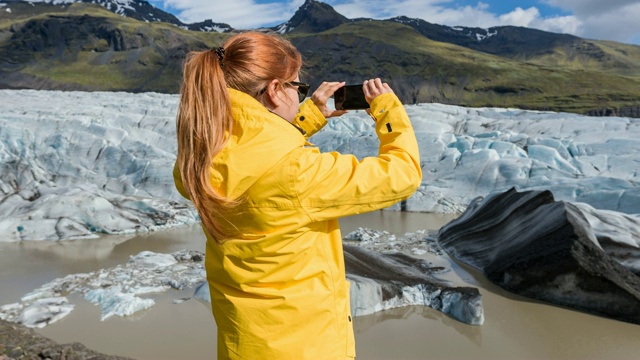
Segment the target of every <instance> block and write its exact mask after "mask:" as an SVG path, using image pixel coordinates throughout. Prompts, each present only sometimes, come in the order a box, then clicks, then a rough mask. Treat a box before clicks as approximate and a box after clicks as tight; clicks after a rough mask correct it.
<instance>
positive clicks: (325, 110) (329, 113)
mask: <svg viewBox="0 0 640 360" xmlns="http://www.w3.org/2000/svg"><path fill="white" fill-rule="evenodd" d="M344 84H345V83H344V82H323V83H322V84H320V86H319V87H318V89H316V91H314V92H313V94H312V95H311V101H313V103H314V104H316V106H317V107H318V109H319V110H320V112H321V113H322V115H324V117H325V118H330V117H334V116H340V115H343V114H346V113H347V111H346V110H332V109H329V107H328V106H327V101H329V98H330V97H332V96H333V93H335V92H336V90H338V89H339V88H341V87H343V86H344Z"/></svg>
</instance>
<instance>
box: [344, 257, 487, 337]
mask: <svg viewBox="0 0 640 360" xmlns="http://www.w3.org/2000/svg"><path fill="white" fill-rule="evenodd" d="M344 257H345V267H346V271H347V278H348V279H349V281H350V282H351V288H352V290H354V289H355V288H356V287H359V288H361V289H360V290H359V291H352V292H351V294H352V299H351V302H352V304H355V306H354V305H352V309H351V310H352V312H353V314H354V315H355V316H358V315H360V314H358V313H357V311H358V310H357V308H358V304H361V305H362V307H363V308H369V309H371V308H373V307H374V304H375V305H378V306H382V304H383V303H384V302H388V301H391V302H395V301H398V300H396V299H401V298H402V297H403V295H404V294H403V293H404V292H406V291H412V292H413V293H412V295H411V296H414V297H419V298H421V299H423V300H424V301H423V304H424V305H426V306H428V307H431V308H433V309H435V310H438V311H441V312H443V313H445V314H449V315H451V316H452V317H453V318H455V319H457V320H459V321H461V322H464V323H467V324H474V325H480V324H482V323H483V322H484V312H483V309H482V295H480V292H479V291H478V289H477V288H473V287H453V286H451V285H450V284H449V283H448V282H446V281H444V280H441V279H438V278H437V277H435V276H434V274H437V273H440V272H441V271H442V269H441V268H440V267H431V266H430V265H429V264H428V263H427V262H426V261H425V260H422V259H418V258H414V257H411V256H408V255H405V254H402V253H390V254H381V253H379V252H376V251H372V250H368V249H365V248H362V247H357V246H350V245H344ZM367 286H370V287H372V288H373V291H371V289H369V291H367V290H363V289H362V288H364V287H367ZM408 288H413V290H408ZM367 294H368V295H367ZM357 297H360V298H357ZM363 297H367V298H363ZM400 302H401V300H400ZM383 307H384V306H383ZM362 315H364V314H362Z"/></svg>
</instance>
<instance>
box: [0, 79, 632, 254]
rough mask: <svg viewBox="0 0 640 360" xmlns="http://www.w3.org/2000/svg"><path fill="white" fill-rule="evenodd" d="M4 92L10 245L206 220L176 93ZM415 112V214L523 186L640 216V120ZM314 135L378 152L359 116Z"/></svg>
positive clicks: (0, 129) (2, 204)
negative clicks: (179, 157) (192, 198)
mask: <svg viewBox="0 0 640 360" xmlns="http://www.w3.org/2000/svg"><path fill="white" fill-rule="evenodd" d="M0 97H1V98H2V99H3V101H2V102H0V173H1V174H2V177H1V179H0V196H1V198H2V200H1V201H0V215H2V216H1V220H0V241H8V242H13V241H21V240H62V239H74V238H88V237H94V236H96V234H127V233H140V232H149V231H156V230H162V229H167V228H170V227H175V226H181V225H185V224H192V223H194V222H197V221H198V216H197V214H196V213H195V212H194V211H193V209H192V208H191V207H190V206H189V205H188V204H187V203H186V202H185V201H184V199H182V198H181V197H180V195H179V194H178V193H177V191H176V190H175V188H174V185H173V179H172V172H171V171H172V167H173V163H174V161H175V156H176V155H175V154H176V140H175V114H176V110H177V105H178V100H179V97H178V95H170V94H157V93H142V94H131V93H123V92H121V93H119V92H115V93H111V92H62V91H36V90H0ZM406 108H407V112H408V114H409V116H410V117H411V120H412V123H413V126H414V128H415V130H416V135H417V137H418V142H419V146H420V153H421V161H422V163H421V165H422V169H423V174H424V179H423V183H422V185H421V186H420V188H419V190H418V191H417V192H416V193H415V194H414V195H413V196H412V197H411V198H410V199H409V200H408V201H407V202H406V204H403V209H405V210H408V211H417V212H437V213H461V212H462V211H464V209H465V208H466V206H467V205H468V204H469V202H470V201H471V200H473V199H474V198H476V197H478V196H485V195H487V194H488V193H491V192H493V191H504V190H507V189H509V188H511V187H515V188H517V189H519V190H549V191H551V192H552V193H553V195H554V197H555V198H556V199H558V200H563V201H572V202H582V203H586V204H589V205H591V206H593V207H594V208H597V209H602V210H611V211H617V212H623V213H627V214H637V213H640V186H638V184H639V183H638V182H639V180H640V174H638V169H640V166H639V165H640V164H639V163H640V136H639V135H640V119H633V118H618V117H607V118H603V117H588V116H580V115H575V114H566V113H553V112H540V111H524V110H517V109H494V108H464V107H459V106H450V105H442V104H435V103H434V104H417V105H408V106H407V107H406ZM310 141H311V142H312V143H314V144H316V145H317V146H318V147H319V148H320V149H321V150H323V151H330V150H336V151H340V152H345V153H353V154H355V155H356V156H358V157H360V158H362V157H365V156H370V155H375V154H376V153H377V147H378V142H377V138H376V136H375V132H374V128H373V124H372V122H371V119H370V117H369V116H368V115H367V114H366V113H365V112H364V111H360V110H356V111H351V112H350V113H348V114H346V115H344V116H342V117H339V118H333V119H330V120H329V123H328V125H327V126H326V127H325V128H324V129H323V130H321V131H320V132H318V133H317V134H315V135H314V136H313V137H311V139H310ZM398 209H399V205H397V206H395V207H392V208H390V210H398Z"/></svg>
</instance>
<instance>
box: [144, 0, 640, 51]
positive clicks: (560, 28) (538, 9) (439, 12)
mask: <svg viewBox="0 0 640 360" xmlns="http://www.w3.org/2000/svg"><path fill="white" fill-rule="evenodd" d="M150 2H151V3H152V4H154V5H155V6H157V7H159V8H161V9H164V10H165V11H169V12H171V13H172V14H174V15H176V16H177V17H178V18H179V19H180V20H182V21H183V22H186V23H192V22H197V21H202V20H205V19H211V20H213V21H214V22H219V23H227V24H229V25H231V26H232V27H234V28H237V29H253V28H258V27H261V26H273V25H277V24H281V23H283V22H286V21H287V20H289V19H290V18H291V17H292V16H293V14H294V13H295V11H296V10H297V9H298V8H299V7H300V6H301V5H302V4H303V3H304V0H223V1H221V0H151V1H150ZM322 2H324V3H327V4H329V5H331V6H333V7H334V9H336V11H338V12H339V13H340V14H342V15H344V16H346V17H347V18H358V17H367V18H373V19H388V18H391V17H395V16H400V15H405V16H408V17H412V18H420V19H423V20H426V21H429V22H432V23H436V24H442V25H449V26H457V25H461V26H470V27H483V28H488V27H492V26H502V25H515V26H524V27H530V28H536V29H540V30H545V31H551V32H556V33H566V34H573V35H577V36H580V37H584V38H589V39H598V40H615V41H620V42H624V43H632V44H640V20H638V19H640V0H606V1H604V0H513V1H508V0H483V1H473V0H398V1H391V0H324V1H322Z"/></svg>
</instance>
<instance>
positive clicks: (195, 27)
mask: <svg viewBox="0 0 640 360" xmlns="http://www.w3.org/2000/svg"><path fill="white" fill-rule="evenodd" d="M183 27H185V28H186V29H188V30H191V31H202V32H221V33H227V32H231V31H233V28H232V27H231V26H230V25H229V24H225V23H216V22H213V21H212V20H210V19H208V20H205V21H201V22H198V23H193V24H187V25H184V26H183Z"/></svg>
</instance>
